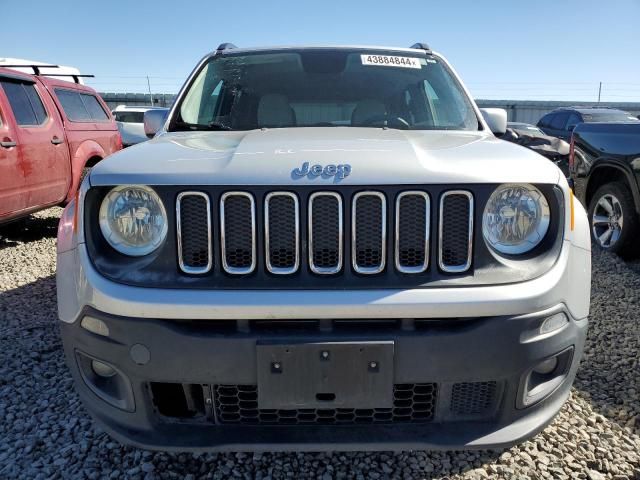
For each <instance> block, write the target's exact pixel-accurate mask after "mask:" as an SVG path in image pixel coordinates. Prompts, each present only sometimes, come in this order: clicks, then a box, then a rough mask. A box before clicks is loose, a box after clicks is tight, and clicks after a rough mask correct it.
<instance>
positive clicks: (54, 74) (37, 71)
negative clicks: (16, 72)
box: [0, 63, 95, 83]
mask: <svg viewBox="0 0 640 480" xmlns="http://www.w3.org/2000/svg"><path fill="white" fill-rule="evenodd" d="M0 67H2V68H31V69H32V70H33V74H34V75H37V76H46V77H71V78H73V81H74V82H75V83H80V79H81V78H94V77H95V75H84V74H80V73H57V72H51V73H43V72H41V71H40V69H41V68H60V65H4V64H2V63H0Z"/></svg>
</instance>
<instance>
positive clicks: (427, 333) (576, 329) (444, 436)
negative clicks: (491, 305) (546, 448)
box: [61, 307, 587, 451]
mask: <svg viewBox="0 0 640 480" xmlns="http://www.w3.org/2000/svg"><path fill="white" fill-rule="evenodd" d="M555 312H564V313H566V309H564V308H563V307H558V308H556V309H552V310H548V311H545V312H540V313H536V314H533V315H528V316H519V317H492V318H482V319H458V320H455V321H451V322H448V323H447V324H442V323H441V324H438V323H437V322H436V323H434V322H425V323H424V324H421V322H416V324H415V325H414V329H413V330H404V329H402V328H401V327H398V328H394V327H388V328H385V329H377V328H370V329H367V331H366V332H363V331H361V332H357V331H356V330H353V329H348V328H346V327H344V326H343V327H342V328H338V327H335V328H330V329H328V330H323V329H317V330H316V329H314V328H315V327H312V329H311V330H309V329H303V330H297V329H296V330H294V331H290V330H287V329H280V330H279V329H278V327H277V325H276V326H272V327H269V329H267V330H264V329H259V328H258V327H257V326H256V327H255V328H254V327H252V326H251V325H252V323H250V328H249V329H247V330H244V329H238V330H236V331H230V330H229V329H228V328H224V329H221V327H220V325H219V323H217V322H213V323H211V322H193V321H186V322H185V321H180V320H175V321H172V320H151V319H132V318H123V317H115V316H111V315H105V314H103V313H101V312H97V311H95V310H90V309H89V310H86V311H85V312H84V313H86V314H87V315H89V316H92V317H94V318H100V319H102V320H103V321H104V322H105V323H106V324H107V325H108V328H109V332H110V336H109V337H108V338H107V337H102V336H99V335H96V334H93V333H90V332H88V331H87V330H85V329H84V328H82V327H81V326H80V322H75V323H74V324H65V323H63V324H61V327H62V328H61V331H62V338H63V343H64V348H65V353H66V356H67V362H68V364H69V366H70V368H71V371H72V372H73V376H74V378H75V383H76V387H77V390H78V392H79V394H80V396H81V398H82V400H83V402H84V404H85V406H86V408H87V409H88V410H89V411H90V412H91V413H92V415H93V416H94V417H95V418H96V419H97V420H98V421H99V423H100V424H102V425H103V426H104V427H105V428H106V430H107V431H108V432H109V433H111V434H112V435H113V436H114V437H116V438H118V439H120V440H121V441H122V442H124V443H127V444H134V445H137V446H141V447H146V448H154V449H162V450H180V451H182V450H234V451H237V450H256V449H257V450H263V449H267V450H367V449H376V450H380V449H385V450H386V449H391V450H400V449H402V450H404V449H461V448H469V449H474V448H498V447H504V446H509V445H512V444H514V443H518V442H520V441H522V440H524V439H526V438H528V437H530V436H532V435H534V434H536V433H537V432H538V431H540V430H541V429H542V428H544V427H545V426H546V425H547V424H548V423H549V422H550V421H551V420H552V418H553V417H554V415H555V414H556V413H557V412H558V410H559V409H560V407H561V406H562V404H563V402H564V401H565V399H566V398H567V395H568V394H569V390H570V387H571V383H572V381H573V378H574V376H575V372H576V369H577V368H578V363H579V360H580V354H581V352H582V349H583V345H584V340H585V336H586V330H587V320H586V319H585V320H580V321H576V320H575V319H573V318H571V317H569V318H570V320H569V322H568V323H567V324H565V326H563V327H562V328H560V329H558V330H556V331H554V332H551V333H547V334H543V335H541V334H539V330H540V326H541V323H542V321H543V320H544V319H545V318H548V317H549V316H550V315H552V314H553V313H555ZM234 323H235V322H234ZM379 340H385V341H393V343H394V346H395V357H394V366H393V382H394V384H396V385H398V384H399V385H413V384H418V385H424V384H431V385H434V386H435V387H434V388H435V390H434V394H433V399H432V400H433V405H432V406H433V410H432V412H430V417H429V418H428V420H427V421H424V422H422V421H420V422H417V423H415V422H412V423H403V422H399V423H396V422H395V421H394V422H392V423H384V424H368V425H358V424H349V425H320V424H312V425H280V424H278V425H263V424H258V425H248V424H227V423H226V421H225V420H223V418H222V416H221V414H220V411H219V410H218V409H219V408H224V407H223V406H221V405H220V404H219V403H218V399H216V398H215V396H216V394H217V392H218V391H219V390H216V388H217V386H220V385H243V386H255V385H256V383H257V381H258V380H257V376H258V374H257V369H258V359H257V356H256V345H257V344H260V343H263V342H277V343H283V344H291V343H295V342H353V341H360V342H372V341H379ZM140 345H142V346H144V347H145V349H146V351H147V352H148V357H146V358H145V359H144V360H148V361H146V363H143V364H140V362H141V360H140V355H139V349H140ZM134 346H135V347H134ZM568 350H569V351H570V352H571V354H570V355H569V360H568V364H567V366H566V370H565V371H564V372H562V381H561V382H560V383H559V384H558V385H557V387H556V388H555V389H554V390H553V391H552V392H551V393H549V394H548V395H546V397H545V398H544V399H543V400H541V401H539V402H538V403H536V404H534V405H532V406H529V407H526V408H518V405H519V404H520V403H521V402H520V399H521V398H522V397H523V394H524V393H523V388H524V382H525V378H526V376H527V374H528V373H529V372H530V370H531V368H532V367H533V366H534V365H536V364H537V363H539V362H540V361H541V360H544V359H546V358H549V357H550V356H553V355H555V354H558V353H560V352H566V351H568ZM84 354H87V355H89V356H90V357H91V358H95V359H99V360H102V361H104V362H107V363H108V364H110V365H112V366H113V367H115V368H116V370H117V371H118V372H119V374H121V375H124V376H125V377H126V378H127V380H128V381H129V382H130V385H131V392H132V398H133V402H134V403H133V411H125V410H123V409H121V408H116V407H114V406H112V405H110V404H109V403H107V402H106V401H104V399H103V398H101V396H100V395H97V394H96V393H95V391H94V390H92V389H91V388H90V386H89V383H88V381H87V379H86V375H84V374H83V373H82V368H83V367H82V366H81V364H82V361H79V358H81V357H82V356H83V355H84ZM85 368H86V367H85ZM157 383H162V384H166V383H172V384H175V383H178V384H183V385H197V386H198V387H203V388H204V389H205V391H207V392H209V393H208V395H210V398H212V401H213V402H212V404H211V405H210V407H211V408H207V407H206V406H205V408H203V411H202V412H201V413H202V414H201V415H196V416H191V415H190V416H184V417H183V418H176V417H174V416H173V415H170V416H168V415H166V414H165V413H164V412H162V406H161V403H162V402H163V401H165V402H166V398H165V399H163V398H162V397H161V396H160V395H158V394H157V393H156V392H155V391H154V390H153V387H152V385H155V384H157ZM455 385H466V387H463V389H465V388H466V392H467V393H466V395H467V396H468V397H466V398H462V399H460V398H458V399H456V398H455V396H456V393H455V389H456V388H457V389H458V390H459V388H460V387H455ZM473 385H480V386H486V385H493V386H494V387H493V390H492V394H491V396H490V398H489V399H487V398H485V397H482V398H478V393H477V392H476V393H473V392H474V390H473ZM482 388H485V387H482ZM469 389H471V390H469ZM458 394H459V391H458ZM474 395H475V397H474ZM480 395H482V394H480ZM458 396H459V395H458ZM205 398H206V396H205ZM460 402H462V404H461V403H460ZM474 402H475V403H474ZM478 402H480V403H481V404H482V405H483V407H482V408H480V409H474V408H473V407H469V409H468V410H464V408H466V407H464V406H463V407H460V405H467V406H469V405H474V404H478ZM214 406H215V408H214ZM461 408H462V410H461Z"/></svg>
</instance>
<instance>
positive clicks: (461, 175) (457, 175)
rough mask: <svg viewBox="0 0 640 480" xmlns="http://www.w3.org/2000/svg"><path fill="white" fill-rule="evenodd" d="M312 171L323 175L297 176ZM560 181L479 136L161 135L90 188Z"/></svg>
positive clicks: (117, 160) (339, 131) (303, 131)
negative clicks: (117, 186) (335, 172)
mask: <svg viewBox="0 0 640 480" xmlns="http://www.w3.org/2000/svg"><path fill="white" fill-rule="evenodd" d="M305 164H306V167H305ZM314 165H320V167H316V170H318V169H320V168H322V169H323V171H324V172H325V173H324V174H321V175H313V173H312V174H310V175H300V173H305V172H306V170H307V168H309V169H311V168H312V167H313V166H314ZM330 165H334V166H336V170H335V171H338V172H339V173H338V174H335V175H332V173H333V172H334V169H333V168H332V167H329V168H328V169H327V168H326V167H327V166H330ZM345 166H348V167H345ZM296 171H297V173H298V174H296V173H294V172H296ZM347 171H348V172H349V174H348V175H345V174H344V173H345V172H347ZM559 175H560V171H559V170H558V169H557V167H556V166H555V165H553V163H551V162H550V161H548V160H546V159H545V158H544V157H542V156H540V155H538V154H537V153H534V152H532V151H530V150H527V149H525V148H523V147H520V146H518V145H515V144H512V143H508V142H505V141H502V140H499V139H497V138H495V137H493V136H492V135H487V134H486V133H483V132H461V131H407V130H394V129H382V128H353V127H315V128H282V129H266V130H251V131H241V132H178V133H165V134H162V135H160V136H159V137H157V138H155V139H153V140H151V141H148V142H145V143H142V144H139V145H136V146H134V147H130V148H127V149H125V150H123V151H121V152H118V153H116V154H114V155H112V156H110V157H109V158H107V159H106V160H103V161H102V162H100V163H99V164H98V165H97V166H95V167H94V168H93V170H92V172H91V184H92V185H119V184H146V185H318V186H330V185H339V184H346V185H391V184H394V185H398V184H407V185H410V184H452V183H453V184H456V183H511V182H514V183H516V182H517V183H556V182H557V181H558V179H559Z"/></svg>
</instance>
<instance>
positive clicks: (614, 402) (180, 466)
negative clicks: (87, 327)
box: [0, 209, 640, 480]
mask: <svg viewBox="0 0 640 480" xmlns="http://www.w3.org/2000/svg"><path fill="white" fill-rule="evenodd" d="M59 214H60V209H51V210H47V211H45V212H42V213H40V214H37V215H34V216H32V217H31V218H30V219H29V220H28V221H27V223H26V225H25V226H24V229H22V230H20V231H19V232H20V233H15V231H14V232H13V233H7V232H6V231H5V232H2V233H0V479H5V478H28V479H41V478H42V479H44V478H90V479H97V478H111V479H115V478H133V479H146V480H149V479H159V478H161V479H164V478H187V479H195V478H230V477H231V478H263V479H266V478H274V479H276V478H317V479H322V480H330V479H338V478H358V479H365V478H372V479H378V478H380V479H382V478H411V479H414V478H452V479H453V478H478V479H481V478H489V477H493V478H530V479H538V478H585V479H592V480H596V479H601V478H616V479H635V480H640V394H639V392H640V318H638V317H639V313H640V263H638V262H636V263H632V264H625V263H624V262H622V261H621V260H619V259H618V258H616V257H614V256H611V255H608V254H602V253H598V252H594V256H593V267H594V268H593V277H594V282H593V297H592V302H593V303H592V311H591V322H592V323H591V327H590V332H589V339H588V342H587V347H586V354H585V358H584V360H583V364H582V367H581V369H580V372H579V374H578V378H577V381H576V384H575V388H574V390H573V393H572V395H571V398H570V401H569V402H568V403H567V404H566V405H565V407H564V408H563V409H562V412H561V414H560V415H559V416H558V418H557V419H556V420H555V422H554V423H553V424H552V425H551V426H550V427H548V428H547V429H546V430H545V431H544V432H542V433H541V434H540V435H538V436H537V437H536V438H534V439H533V440H531V441H529V442H526V443H523V444H521V445H519V446H517V447H513V448H511V449H509V450H505V451H498V452H445V453H425V452H407V453H349V454H345V453H335V454H327V453H324V454H296V453H278V454H243V453H236V454H217V455H216V454H207V455H193V454H168V453H155V452H148V451H144V450H139V449H135V448H129V447H122V446H120V445H119V444H118V443H116V442H114V441H112V440H111V439H110V438H109V437H108V436H107V435H105V434H104V433H102V432H101V431H99V430H98V429H97V428H96V427H94V426H93V424H92V422H91V421H90V419H89V417H88V415H87V414H86V413H85V411H84V409H83V408H82V406H81V404H80V402H79V399H78V397H77V395H76V394H75V392H74V390H73V386H72V381H71V378H70V375H69V373H68V372H67V368H66V366H65V364H64V358H63V354H62V348H61V343H60V338H59V332H58V327H57V320H56V296H55V279H54V274H55V232H56V226H57V216H58V215H59ZM14 230H15V229H14ZM3 235H4V236H3Z"/></svg>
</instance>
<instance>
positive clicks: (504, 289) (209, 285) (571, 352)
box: [57, 44, 591, 450]
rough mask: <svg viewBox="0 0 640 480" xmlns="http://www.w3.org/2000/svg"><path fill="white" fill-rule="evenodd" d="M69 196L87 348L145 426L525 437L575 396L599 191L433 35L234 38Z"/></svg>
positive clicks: (316, 440)
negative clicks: (518, 127) (320, 42)
mask: <svg viewBox="0 0 640 480" xmlns="http://www.w3.org/2000/svg"><path fill="white" fill-rule="evenodd" d="M146 115H147V116H146V118H145V126H146V129H147V133H148V134H151V135H153V134H155V133H156V132H157V134H156V135H155V138H154V139H153V140H151V141H149V142H146V143H144V144H140V145H137V146H134V147H131V148H128V149H126V150H124V151H122V152H119V153H117V154H115V155H112V156H111V157H109V158H107V159H106V160H104V161H103V162H101V163H100V164H98V165H97V166H96V167H95V168H94V169H93V170H92V172H91V174H90V175H89V176H88V177H87V178H86V179H85V181H84V183H83V185H82V188H81V191H80V193H79V195H78V197H77V198H76V200H75V201H74V202H72V203H71V204H70V205H69V206H68V207H67V209H66V210H65V212H64V215H63V218H62V220H61V223H60V229H59V236H58V273H57V282H58V301H59V316H60V328H61V333H62V338H63V341H64V348H65V352H66V357H67V362H68V364H69V368H70V369H71V371H72V372H73V376H74V379H75V383H76V387H77V389H78V392H79V394H80V397H81V398H82V400H83V401H84V404H85V406H86V408H87V410H89V412H91V414H92V415H93V416H94V417H95V419H96V420H97V421H98V422H99V423H100V424H101V425H102V426H103V427H104V428H105V429H106V430H107V431H108V432H109V433H110V434H112V435H113V436H114V437H115V438H117V439H119V440H121V441H122V442H124V443H128V444H134V445H140V446H144V447H147V448H155V449H169V450H216V449H218V450H219V449H224V450H252V449H269V450H284V449H286V450H290V449H294V450H323V449H324V450H359V449H368V450H370V449H396V450H397V449H418V448H420V449H423V448H427V449H442V448H447V449H449V448H452V449H463V448H495V447H499V446H507V445H510V444H513V443H516V442H520V441H522V440H523V439H526V438H528V437H531V436H532V435H534V434H536V433H537V432H539V431H540V430H541V429H542V428H544V427H545V426H546V425H547V424H548V423H549V422H550V421H551V420H552V419H553V417H554V415H555V414H556V413H557V412H558V410H559V409H560V407H561V406H562V404H563V402H564V401H565V400H566V398H567V395H568V394H569V390H570V387H571V383H572V381H573V379H574V376H575V373H576V369H577V368H578V363H579V360H580V356H581V352H582V349H583V345H584V340H585V334H586V330H587V323H588V320H587V317H588V313H589V289H590V275H591V266H590V241H589V232H588V227H587V222H586V216H585V212H584V210H583V209H582V207H581V206H580V204H579V203H578V202H576V201H574V199H573V195H572V192H571V190H570V189H569V186H568V185H567V182H566V180H565V178H564V176H563V175H562V174H561V172H560V170H558V168H556V166H555V165H553V164H552V163H551V162H549V161H548V160H546V159H544V158H543V157H541V156H539V155H538V154H536V153H534V152H532V151H530V150H526V149H524V148H522V147H520V146H517V145H514V144H510V143H507V142H504V141H502V140H500V139H499V138H496V135H497V136H499V135H500V134H501V133H503V132H504V130H505V125H506V113H505V112H504V111H502V110H496V109H487V110H483V111H480V110H479V109H478V108H477V106H476V105H475V103H474V101H473V100H472V99H471V97H470V95H469V93H468V91H467V90H466V89H465V87H464V86H463V85H462V82H461V81H460V80H459V78H458V77H457V76H456V74H455V72H454V71H453V69H452V68H451V66H450V65H449V64H448V63H447V61H446V60H445V59H444V58H443V57H442V56H441V55H439V54H437V53H435V52H433V51H431V50H430V49H429V47H428V46H427V45H425V44H416V45H414V46H413V47H412V48H389V47H384V48H383V47H364V46H353V47H352V46H345V47H286V48H282V47H279V48H253V49H242V48H236V47H234V46H233V45H231V44H223V45H221V46H220V47H219V48H218V49H217V50H216V51H215V52H213V53H211V54H210V55H207V56H206V57H205V58H204V59H203V60H202V61H201V62H200V63H199V65H198V66H197V67H196V68H195V70H194V71H193V73H192V74H191V76H190V77H189V78H188V80H187V81H186V83H185V85H184V87H183V88H182V90H181V92H180V94H179V95H178V97H177V99H176V101H175V104H174V106H173V108H172V109H171V111H170V112H169V114H168V117H166V118H165V116H163V115H166V114H163V112H158V111H150V112H148V113H147V114H146Z"/></svg>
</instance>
